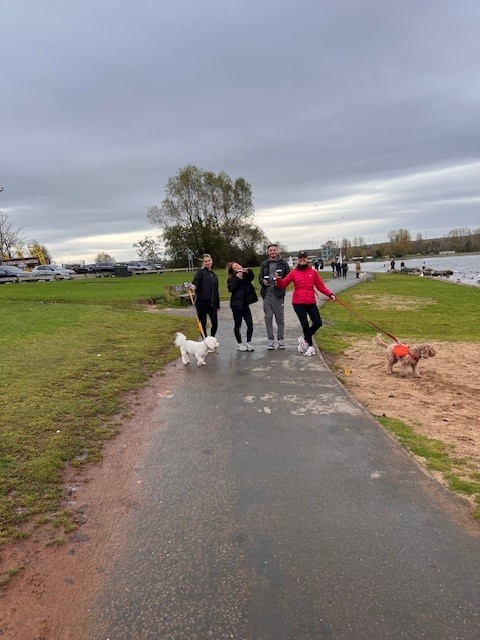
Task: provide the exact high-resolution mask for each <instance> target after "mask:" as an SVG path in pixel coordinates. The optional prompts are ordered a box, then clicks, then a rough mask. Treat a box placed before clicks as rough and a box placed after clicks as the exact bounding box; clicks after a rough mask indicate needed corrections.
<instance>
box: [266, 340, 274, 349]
mask: <svg viewBox="0 0 480 640" xmlns="http://www.w3.org/2000/svg"><path fill="white" fill-rule="evenodd" d="M267 349H268V350H269V351H271V350H272V349H273V340H269V341H268V344H267Z"/></svg>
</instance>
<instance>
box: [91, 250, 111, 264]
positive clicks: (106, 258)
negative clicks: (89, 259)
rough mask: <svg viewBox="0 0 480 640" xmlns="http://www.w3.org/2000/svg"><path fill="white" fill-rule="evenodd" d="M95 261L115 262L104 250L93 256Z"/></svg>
mask: <svg viewBox="0 0 480 640" xmlns="http://www.w3.org/2000/svg"><path fill="white" fill-rule="evenodd" d="M95 262H115V258H114V257H113V256H111V255H110V254H109V253H107V252H106V251H100V253H97V255H96V256H95Z"/></svg>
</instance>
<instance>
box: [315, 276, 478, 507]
mask: <svg viewBox="0 0 480 640" xmlns="http://www.w3.org/2000/svg"><path fill="white" fill-rule="evenodd" d="M340 297H341V299H342V301H344V302H345V303H347V304H348V305H349V306H351V307H352V308H353V309H354V310H355V311H357V312H358V313H359V314H360V315H361V316H363V317H364V318H366V319H367V320H370V321H371V322H373V323H374V324H376V325H377V326H379V327H381V328H382V329H384V330H385V331H387V332H388V333H391V334H392V335H395V336H396V337H397V338H398V339H400V340H401V339H402V338H405V337H406V336H408V338H409V340H411V341H412V342H420V341H425V340H428V341H431V342H434V341H436V340H438V341H442V342H452V343H453V342H470V343H476V344H478V343H480V327H479V324H478V317H479V315H480V290H479V289H477V288H474V287H468V286H457V285H453V284H451V283H448V282H442V281H436V280H432V279H430V278H418V277H414V276H412V277H405V276H404V275H401V276H396V275H390V274H388V275H387V274H378V275H377V274H376V275H375V278H374V279H372V280H368V281H366V282H363V283H361V284H359V285H358V286H356V287H354V288H353V289H350V290H348V291H345V292H343V293H342V294H341V296H340ZM322 317H323V319H324V327H323V328H322V331H321V336H320V338H321V348H322V350H323V351H324V352H326V353H327V354H329V355H332V356H333V357H334V356H335V355H339V354H342V353H344V352H345V350H346V349H348V348H349V347H351V346H353V345H354V344H355V343H356V342H357V341H359V340H363V339H367V338H368V339H371V338H372V331H373V332H375V331H376V330H375V329H374V328H373V327H372V326H371V325H370V324H368V322H366V321H365V320H363V319H361V318H359V317H358V316H356V315H353V314H351V313H349V312H348V311H347V310H346V309H344V308H342V307H341V306H340V305H339V304H331V303H328V304H325V305H324V306H323V308H322ZM339 379H340V380H341V377H340V376H339ZM377 420H378V421H379V423H380V424H382V426H383V427H384V428H386V429H388V430H389V431H391V432H392V433H393V434H394V435H395V437H397V438H398V440H399V442H400V443H401V445H402V446H403V447H405V448H406V449H408V450H409V451H410V452H412V453H413V454H414V455H415V456H417V457H418V459H419V460H420V461H421V462H422V463H423V464H424V465H425V467H426V468H427V469H429V470H431V471H432V472H437V473H440V474H441V475H442V477H443V479H444V481H445V483H446V484H447V486H448V487H449V488H450V489H451V490H452V491H455V492H457V493H460V494H462V495H468V496H469V497H470V498H471V499H472V500H473V501H474V503H476V505H477V507H476V509H475V512H474V517H475V518H477V519H480V477H479V474H478V472H477V471H476V470H475V467H474V465H473V464H472V461H471V460H469V459H459V458H458V457H457V456H456V455H455V450H454V448H453V447H450V446H449V445H447V444H445V443H443V442H441V441H439V440H435V439H431V438H428V437H425V436H423V435H421V434H418V433H416V432H415V427H414V426H410V425H407V424H405V423H404V422H402V421H400V420H397V419H395V418H385V417H377Z"/></svg>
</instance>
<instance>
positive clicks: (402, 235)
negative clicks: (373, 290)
mask: <svg viewBox="0 0 480 640" xmlns="http://www.w3.org/2000/svg"><path fill="white" fill-rule="evenodd" d="M387 237H388V242H379V243H373V244H372V243H370V244H367V243H366V242H365V239H364V238H363V237H361V236H360V237H354V238H352V240H349V239H348V238H343V240H342V241H341V245H340V246H341V248H342V253H343V255H347V256H349V257H357V256H358V257H361V258H366V257H367V256H373V257H374V258H383V257H384V256H396V257H397V258H401V257H402V256H407V255H412V254H421V255H428V254H438V253H440V252H441V251H455V252H456V253H470V252H480V228H477V229H473V230H472V229H470V228H468V227H461V228H458V229H452V230H451V231H449V232H448V233H447V234H446V235H445V236H443V237H441V238H424V237H423V235H422V234H421V233H417V234H416V235H415V238H412V236H411V234H410V232H409V231H408V229H397V230H393V231H389V232H388V234H387Z"/></svg>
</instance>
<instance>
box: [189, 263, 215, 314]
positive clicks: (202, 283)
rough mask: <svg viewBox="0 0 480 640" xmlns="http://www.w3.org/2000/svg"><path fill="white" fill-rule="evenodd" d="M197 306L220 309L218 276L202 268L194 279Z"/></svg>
mask: <svg viewBox="0 0 480 640" xmlns="http://www.w3.org/2000/svg"><path fill="white" fill-rule="evenodd" d="M193 284H194V285H195V287H196V288H195V294H196V296H197V299H196V304H201V305H204V306H207V307H215V308H216V309H220V294H219V292H218V278H217V274H216V273H214V272H213V271H209V270H208V269H205V268H204V267H202V268H201V269H199V270H198V271H197V273H196V274H195V277H194V278H193Z"/></svg>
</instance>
